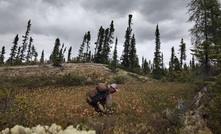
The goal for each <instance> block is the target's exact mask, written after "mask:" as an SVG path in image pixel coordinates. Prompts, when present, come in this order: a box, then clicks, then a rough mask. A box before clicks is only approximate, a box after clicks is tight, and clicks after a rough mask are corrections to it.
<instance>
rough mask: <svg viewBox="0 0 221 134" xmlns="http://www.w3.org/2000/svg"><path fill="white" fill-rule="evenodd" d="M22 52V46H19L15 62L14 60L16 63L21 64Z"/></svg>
mask: <svg viewBox="0 0 221 134" xmlns="http://www.w3.org/2000/svg"><path fill="white" fill-rule="evenodd" d="M20 53H21V47H18V52H17V55H16V58H15V62H14V64H15V65H20V64H21V60H20Z"/></svg>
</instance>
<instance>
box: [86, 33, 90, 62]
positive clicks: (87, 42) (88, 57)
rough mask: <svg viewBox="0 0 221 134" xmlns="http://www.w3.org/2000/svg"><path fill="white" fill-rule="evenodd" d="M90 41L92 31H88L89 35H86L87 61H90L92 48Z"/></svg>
mask: <svg viewBox="0 0 221 134" xmlns="http://www.w3.org/2000/svg"><path fill="white" fill-rule="evenodd" d="M90 41H91V33H90V31H88V32H87V35H86V45H87V47H86V55H85V56H86V57H85V59H86V61H87V62H89V61H90V52H89V49H90Z"/></svg>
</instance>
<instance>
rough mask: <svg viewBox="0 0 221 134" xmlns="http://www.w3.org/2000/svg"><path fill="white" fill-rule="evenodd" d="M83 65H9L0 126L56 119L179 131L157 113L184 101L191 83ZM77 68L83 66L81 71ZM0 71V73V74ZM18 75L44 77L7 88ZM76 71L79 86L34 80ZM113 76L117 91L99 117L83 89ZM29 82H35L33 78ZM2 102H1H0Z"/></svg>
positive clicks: (124, 129) (112, 129) (129, 129)
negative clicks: (37, 68) (118, 88)
mask: <svg viewBox="0 0 221 134" xmlns="http://www.w3.org/2000/svg"><path fill="white" fill-rule="evenodd" d="M88 66H89V67H88ZM88 66H87V68H82V66H81V67H75V68H74V69H72V70H71V69H67V68H63V70H62V69H61V68H60V69H57V68H50V69H49V68H46V69H45V70H44V71H43V72H45V73H43V72H41V71H39V70H38V71H34V70H35V69H33V70H32V68H29V70H28V71H27V70H26V71H24V70H23V69H21V68H20V69H19V72H17V71H18V70H15V69H12V68H6V69H5V68H4V69H3V70H4V71H5V72H6V74H7V75H9V76H12V77H10V79H9V78H7V79H5V77H2V78H1V82H2V83H1V85H5V84H6V81H7V80H8V82H7V83H8V86H2V87H1V92H0V99H1V102H5V100H7V107H5V110H4V111H0V119H1V120H0V126H1V130H2V129H4V128H6V127H12V126H14V125H16V124H20V125H23V126H26V127H32V126H36V125H38V124H41V125H49V126H50V125H51V124H53V123H56V124H58V125H61V126H62V127H63V128H65V127H67V126H69V125H74V126H77V125H78V126H79V125H80V127H79V128H80V129H86V130H87V129H88V130H89V129H94V130H96V132H97V133H148V132H149V133H177V132H179V127H180V126H177V125H175V124H171V123H170V122H169V121H168V120H167V119H166V118H165V116H164V114H163V111H164V110H165V109H167V108H169V109H172V108H174V107H176V105H177V100H178V99H181V98H182V99H184V100H186V101H187V103H190V101H191V99H192V98H193V96H194V94H195V90H194V86H193V85H191V84H182V83H171V82H170V83H169V82H166V83H165V82H160V81H154V80H151V79H144V78H143V77H139V76H135V75H134V74H133V75H131V74H130V75H126V74H127V73H126V72H124V71H119V72H120V73H119V74H115V75H113V76H112V75H110V74H111V72H110V71H108V70H107V69H101V68H103V67H101V66H99V67H98V66H97V67H98V68H100V69H101V70H100V71H97V69H95V67H94V68H91V65H88ZM69 67H70V66H69ZM70 68H73V67H70ZM52 70H53V71H52ZM80 70H83V71H84V73H82V72H80ZM11 71H12V72H13V73H11ZM34 72H35V73H34ZM55 72H56V73H55ZM89 72H90V73H89ZM3 74H4V73H1V75H3ZM19 74H22V75H21V76H22V77H26V81H29V80H30V79H35V78H36V77H33V76H38V75H36V74H39V76H41V77H43V76H42V75H40V74H44V76H45V77H46V78H44V77H43V78H44V79H43V78H38V80H39V81H37V82H36V84H37V85H40V86H34V88H30V86H27V85H25V84H24V85H23V86H20V85H19V82H17V84H18V85H15V86H14V87H11V86H10V84H11V83H10V80H11V79H12V78H13V80H14V79H17V80H19V79H18V78H17V77H18V76H20V75H19ZM24 74H25V75H24ZM51 74H54V75H51ZM76 74H77V75H80V74H81V76H82V77H83V78H84V79H80V82H82V83H81V84H79V85H62V84H61V85H59V84H58V83H56V82H54V85H53V84H51V83H50V84H48V85H47V84H46V85H43V86H42V85H41V84H40V83H41V82H46V81H49V80H50V79H49V78H54V77H59V78H62V77H64V76H66V75H68V77H64V78H68V79H66V80H67V81H68V80H69V78H70V77H71V76H73V75H76ZM82 74H84V75H82ZM92 74H93V75H92ZM108 74H109V75H108ZM69 75H70V76H69ZM52 76H54V77H52ZM88 76H90V77H88ZM115 79H117V81H121V82H120V84H119V87H120V91H119V92H117V93H116V94H113V106H112V107H111V109H110V114H107V115H99V114H98V113H96V112H95V111H94V109H93V108H92V107H91V106H89V105H88V104H87V103H86V101H85V93H86V92H88V91H90V90H91V89H93V88H94V87H95V85H96V84H97V82H100V81H104V80H108V82H116V81H114V80H115ZM41 80H42V81H41ZM55 80H57V79H55ZM55 80H54V81H55ZM23 81H25V79H23ZM23 81H20V83H23ZM60 81H62V80H60ZM14 82H15V81H14ZM63 82H64V81H63ZM68 82H70V81H68ZM68 82H64V83H68ZM24 83H25V82H24ZM32 84H35V83H34V81H33V83H32ZM32 84H30V85H32ZM28 85H29V84H28ZM8 89H10V90H8ZM2 91H7V92H2ZM12 91H13V92H12ZM2 104H3V103H1V106H3V105H2Z"/></svg>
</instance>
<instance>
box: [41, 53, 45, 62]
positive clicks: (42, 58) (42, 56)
mask: <svg viewBox="0 0 221 134" xmlns="http://www.w3.org/2000/svg"><path fill="white" fill-rule="evenodd" d="M44 55H45V54H44V50H42V52H41V58H40V63H41V64H43V63H44V59H45V58H44V57H45V56H44Z"/></svg>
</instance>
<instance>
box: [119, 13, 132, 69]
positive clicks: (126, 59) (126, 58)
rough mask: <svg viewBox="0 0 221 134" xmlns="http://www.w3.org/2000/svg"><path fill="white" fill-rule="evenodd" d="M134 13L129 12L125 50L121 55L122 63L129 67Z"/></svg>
mask: <svg viewBox="0 0 221 134" xmlns="http://www.w3.org/2000/svg"><path fill="white" fill-rule="evenodd" d="M131 25H132V15H131V14H129V20H128V27H127V30H126V33H125V42H124V50H123V54H122V57H121V65H123V67H125V68H128V67H130V58H129V53H130V48H131V45H130V43H131V33H132V28H131Z"/></svg>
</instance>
